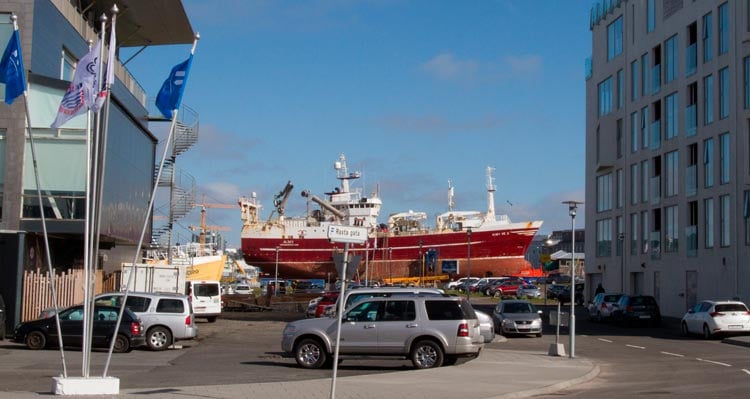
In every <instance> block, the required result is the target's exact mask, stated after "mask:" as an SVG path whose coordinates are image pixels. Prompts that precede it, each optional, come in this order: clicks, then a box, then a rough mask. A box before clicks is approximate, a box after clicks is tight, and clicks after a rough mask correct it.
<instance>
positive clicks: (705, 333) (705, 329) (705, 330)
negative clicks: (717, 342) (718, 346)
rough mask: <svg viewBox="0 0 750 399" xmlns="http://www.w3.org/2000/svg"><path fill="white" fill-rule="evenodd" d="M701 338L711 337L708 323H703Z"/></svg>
mask: <svg viewBox="0 0 750 399" xmlns="http://www.w3.org/2000/svg"><path fill="white" fill-rule="evenodd" d="M703 339H711V330H710V329H709V328H708V324H704V325H703Z"/></svg>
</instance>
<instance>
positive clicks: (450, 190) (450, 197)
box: [448, 179, 456, 212]
mask: <svg viewBox="0 0 750 399" xmlns="http://www.w3.org/2000/svg"><path fill="white" fill-rule="evenodd" d="M454 205H456V203H455V202H454V201H453V182H451V179H448V212H453V206H454Z"/></svg>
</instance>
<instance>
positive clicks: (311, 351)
mask: <svg viewBox="0 0 750 399" xmlns="http://www.w3.org/2000/svg"><path fill="white" fill-rule="evenodd" d="M294 360H296V361H297V364H298V365H299V366H300V367H303V368H306V369H319V368H321V367H323V365H325V364H326V363H327V362H328V354H327V353H326V350H325V347H324V346H323V344H321V342H320V341H319V340H317V339H313V338H306V339H303V340H301V341H300V342H299V343H297V346H296V347H295V348H294Z"/></svg>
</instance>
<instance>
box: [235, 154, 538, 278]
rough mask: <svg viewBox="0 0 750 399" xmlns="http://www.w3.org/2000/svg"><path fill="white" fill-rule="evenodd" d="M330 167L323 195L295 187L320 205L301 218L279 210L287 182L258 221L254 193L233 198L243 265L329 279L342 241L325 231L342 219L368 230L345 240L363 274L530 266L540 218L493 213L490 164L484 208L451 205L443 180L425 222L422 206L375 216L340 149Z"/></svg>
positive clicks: (376, 204)
mask: <svg viewBox="0 0 750 399" xmlns="http://www.w3.org/2000/svg"><path fill="white" fill-rule="evenodd" d="M334 168H335V169H336V172H337V178H338V179H339V181H340V186H339V187H337V188H336V189H335V190H334V191H333V192H330V193H326V196H327V200H322V199H320V198H318V197H316V196H314V195H310V194H309V193H308V192H303V193H302V195H303V197H306V198H307V199H308V201H314V202H316V203H318V204H319V205H320V209H315V210H314V211H312V212H309V214H308V215H306V216H303V217H285V215H284V206H285V204H286V202H287V200H288V199H289V195H290V193H291V191H292V188H293V186H292V185H291V183H287V185H286V187H285V188H284V190H282V191H281V192H280V193H279V194H278V195H276V197H275V200H274V205H275V207H276V209H275V212H276V213H277V216H276V217H273V212H272V216H271V217H269V218H268V219H266V220H262V219H261V218H260V215H259V211H260V208H261V205H260V204H259V203H258V202H257V198H256V196H255V194H254V193H253V196H252V197H251V198H246V197H243V198H240V200H239V204H240V207H241V209H242V222H243V227H242V233H241V239H242V251H243V253H244V256H245V261H246V262H247V263H248V264H250V265H253V266H258V267H260V268H261V270H262V272H263V273H268V274H270V275H275V274H276V273H277V271H278V276H279V278H284V279H300V278H318V279H330V278H336V277H337V273H336V268H335V266H334V264H333V254H334V253H339V252H342V251H343V248H344V244H341V243H332V242H330V241H329V240H328V237H327V233H328V226H329V225H331V224H338V225H342V224H343V225H349V226H363V227H367V228H368V229H369V237H368V240H367V242H366V243H365V244H363V245H355V244H350V247H349V251H350V253H353V254H355V255H360V256H361V257H362V260H361V262H360V265H359V275H360V276H361V279H363V280H364V279H365V278H367V279H369V280H387V279H390V278H400V277H429V276H438V275H451V274H460V275H463V276H465V275H466V274H467V272H468V273H470V274H471V275H472V276H489V275H494V276H505V275H522V274H528V273H529V271H530V270H531V265H530V264H529V262H527V261H526V260H525V259H524V254H525V253H526V250H527V249H528V247H529V244H530V243H531V240H532V239H533V237H534V235H535V234H536V232H537V230H539V228H540V227H541V225H542V221H529V222H520V223H512V222H511V221H510V219H509V218H508V216H507V215H500V216H499V217H498V216H496V215H495V204H494V202H495V201H494V192H495V185H494V178H493V177H492V172H493V171H494V169H493V168H490V167H488V168H487V205H488V206H487V212H477V211H455V210H453V188H452V187H450V184H449V210H448V212H445V213H443V214H441V215H439V216H438V217H437V219H436V227H435V228H428V227H426V226H425V224H424V222H425V221H426V219H427V215H426V214H425V213H424V212H412V211H409V212H403V213H397V214H393V215H391V216H390V217H389V218H388V222H387V223H379V222H378V220H377V218H378V214H379V213H380V208H381V206H382V201H381V200H380V198H379V195H378V193H372V194H370V195H369V196H363V195H362V193H361V190H359V189H352V188H350V186H349V182H350V180H355V179H358V178H359V177H360V174H359V173H358V172H353V173H349V172H348V170H347V167H346V158H345V157H344V155H343V154H342V155H341V156H340V158H339V160H338V161H337V162H335V165H334ZM308 205H309V204H308ZM308 209H309V206H308ZM456 267H457V269H456ZM366 269H367V270H366ZM469 269H470V270H469ZM365 271H366V272H367V277H365Z"/></svg>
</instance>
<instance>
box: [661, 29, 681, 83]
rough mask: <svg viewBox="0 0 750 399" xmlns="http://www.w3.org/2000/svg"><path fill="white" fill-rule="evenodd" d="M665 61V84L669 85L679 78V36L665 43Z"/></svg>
mask: <svg viewBox="0 0 750 399" xmlns="http://www.w3.org/2000/svg"><path fill="white" fill-rule="evenodd" d="M664 52H665V56H666V57H665V58H666V59H665V61H664V83H669V82H671V81H673V80H674V79H675V78H676V77H677V66H678V65H679V62H678V59H679V58H678V50H677V35H674V36H672V37H670V38H669V39H667V41H666V42H665V43H664Z"/></svg>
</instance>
